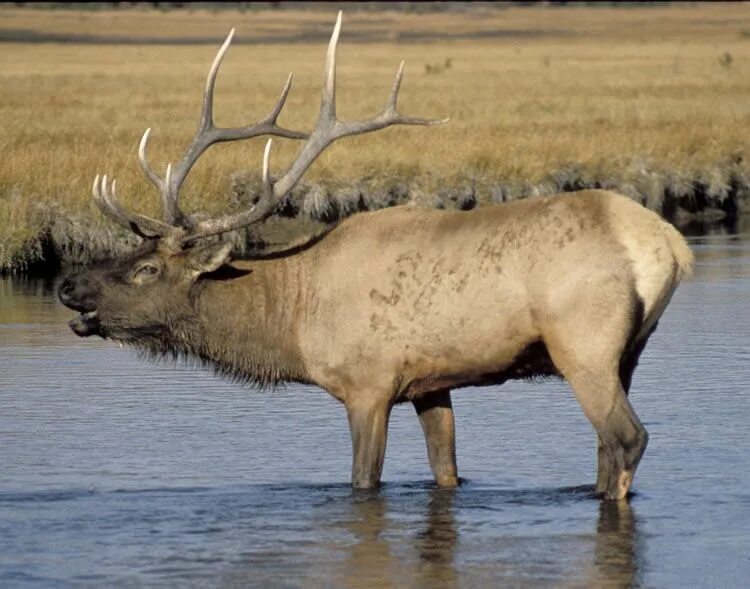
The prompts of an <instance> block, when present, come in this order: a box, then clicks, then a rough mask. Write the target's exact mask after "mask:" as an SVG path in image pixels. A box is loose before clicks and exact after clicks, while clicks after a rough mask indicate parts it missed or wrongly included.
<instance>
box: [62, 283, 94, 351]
mask: <svg viewBox="0 0 750 589" xmlns="http://www.w3.org/2000/svg"><path fill="white" fill-rule="evenodd" d="M95 294H96V289H95V288H93V287H92V285H91V284H90V282H89V281H88V280H87V279H86V278H85V276H82V275H81V274H73V275H72V276H68V277H66V278H65V280H63V281H62V283H61V284H60V286H59V287H58V289H57V297H58V298H59V299H60V302H61V303H62V304H63V305H65V306H66V307H68V308H69V309H73V310H74V311H78V312H79V313H80V314H79V315H78V317H76V318H74V319H71V320H70V321H69V322H68V325H69V326H70V329H72V330H73V333H75V334H76V335H78V336H80V337H88V336H90V335H98V334H99V333H100V323H99V318H98V316H97V312H96V304H95V302H94V295H95Z"/></svg>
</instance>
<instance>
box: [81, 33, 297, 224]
mask: <svg viewBox="0 0 750 589" xmlns="http://www.w3.org/2000/svg"><path fill="white" fill-rule="evenodd" d="M234 31H235V30H234V29H232V30H231V31H229V34H228V35H227V38H226V40H225V41H224V43H223V44H222V46H221V48H220V49H219V51H218V53H217V54H216V57H215V58H214V61H213V63H212V64H211V69H210V70H209V72H208V77H207V78H206V87H205V90H204V92H203V106H202V108H201V117H200V122H199V123H198V129H197V130H196V132H195V136H194V137H193V140H192V142H191V143H190V145H189V146H188V148H187V150H186V151H185V154H184V155H183V156H182V159H181V160H180V162H179V164H177V166H175V167H174V168H172V165H171V164H168V165H167V171H166V174H165V176H164V178H161V177H160V176H159V175H158V174H157V173H156V172H155V171H154V170H153V169H152V168H151V166H150V165H149V163H148V161H147V159H146V146H147V145H148V139H149V136H150V134H151V129H150V128H149V129H146V131H145V132H144V133H143V137H141V142H140V144H139V146H138V161H139V162H140V164H141V169H142V170H143V172H144V173H145V174H146V176H147V177H148V179H149V180H151V182H152V183H153V184H154V186H156V188H157V189H158V190H159V192H160V193H161V199H162V208H163V214H164V221H163V222H162V221H157V220H156V219H152V218H150V217H147V216H145V215H140V214H136V213H130V212H128V211H126V210H125V209H124V208H123V207H122V206H121V205H120V204H119V203H118V202H117V197H116V194H115V190H114V186H115V182H114V181H113V182H112V189H111V190H110V189H109V187H108V186H107V181H106V178H107V176H106V175H104V177H103V178H102V183H101V186H99V183H98V179H99V176H97V177H96V180H95V181H94V190H93V193H94V201H95V202H96V204H97V205H98V206H99V208H100V209H101V210H102V212H103V213H104V214H105V215H107V216H108V217H109V218H110V219H112V220H113V221H115V222H117V223H119V224H120V225H123V226H124V227H127V228H129V229H131V230H133V231H134V232H135V233H137V234H138V235H140V236H141V237H147V238H153V237H166V236H167V235H172V234H184V233H185V230H189V227H190V219H189V217H188V216H187V215H185V214H184V213H183V212H182V211H181V210H180V207H179V191H180V187H181V186H182V184H183V182H184V181H185V178H186V176H187V175H188V173H189V172H190V169H191V168H192V167H193V165H194V164H195V162H196V161H197V160H198V158H199V157H200V156H201V155H202V154H203V152H204V151H206V149H208V148H209V147H210V146H211V145H213V144H214V143H220V142H222V141H236V140H239V139H249V138H251V137H258V136H259V135H275V136H277V137H286V138H288V139H306V138H307V137H308V134H307V133H302V132H300V131H293V130H291V129H285V128H283V127H280V126H279V125H278V124H277V122H276V121H277V119H278V117H279V114H280V113H281V109H282V108H284V103H285V102H286V98H287V96H288V95H289V90H290V89H291V87H292V74H289V77H288V78H287V80H286V84H284V88H283V90H282V91H281V95H280V96H279V99H278V100H277V101H276V104H275V105H274V107H273V108H272V109H271V112H270V113H269V114H268V115H267V116H266V117H265V118H264V119H262V120H260V121H259V122H257V123H255V124H254V125H247V126H245V127H235V128H221V127H217V126H216V125H214V122H213V98H214V86H215V85H216V74H217V73H218V71H219V66H221V62H222V60H223V59H224V55H225V54H226V52H227V50H228V49H229V44H230V43H231V42H232V38H233V37H234ZM144 230H145V231H144Z"/></svg>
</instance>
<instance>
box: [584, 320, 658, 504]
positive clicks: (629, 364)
mask: <svg viewBox="0 0 750 589" xmlns="http://www.w3.org/2000/svg"><path fill="white" fill-rule="evenodd" d="M656 326H657V324H654V326H653V327H652V328H651V329H650V331H649V332H648V334H647V335H646V337H644V338H643V339H642V340H641V341H639V342H637V343H636V344H635V345H634V346H633V348H632V349H631V350H629V351H625V352H624V353H623V354H622V358H621V359H620V370H619V373H620V383H621V384H622V388H623V390H624V391H625V394H626V395H629V394H630V386H631V384H632V382H633V373H634V372H635V369H636V367H637V366H638V360H639V359H640V357H641V354H642V353H643V349H644V348H645V347H646V343H647V342H648V338H649V337H651V334H652V333H653V332H654V331H656ZM596 454H597V476H596V488H595V492H596V493H600V494H603V493H605V492H606V490H607V487H608V485H609V476H610V472H611V471H612V468H613V464H612V460H610V457H609V454H608V453H607V451H606V448H605V445H604V443H603V442H602V439H601V436H598V435H597V448H596Z"/></svg>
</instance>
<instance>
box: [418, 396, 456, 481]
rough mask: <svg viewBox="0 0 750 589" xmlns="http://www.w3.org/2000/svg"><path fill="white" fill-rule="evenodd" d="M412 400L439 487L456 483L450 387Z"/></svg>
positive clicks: (454, 437) (431, 467)
mask: <svg viewBox="0 0 750 589" xmlns="http://www.w3.org/2000/svg"><path fill="white" fill-rule="evenodd" d="M413 403H414V409H416V410H417V415H418V416H419V421H420V423H421V424H422V430H423V431H424V437H425V441H426V442H427V456H428V458H429V460H430V469H431V470H432V475H433V476H434V477H435V481H436V482H437V484H438V485H439V486H441V487H455V486H457V485H458V469H457V467H456V426H455V421H454V418H453V404H452V403H451V393H450V390H448V389H446V390H443V391H436V392H434V393H427V394H425V395H423V396H422V397H420V398H418V399H416V400H414V401H413Z"/></svg>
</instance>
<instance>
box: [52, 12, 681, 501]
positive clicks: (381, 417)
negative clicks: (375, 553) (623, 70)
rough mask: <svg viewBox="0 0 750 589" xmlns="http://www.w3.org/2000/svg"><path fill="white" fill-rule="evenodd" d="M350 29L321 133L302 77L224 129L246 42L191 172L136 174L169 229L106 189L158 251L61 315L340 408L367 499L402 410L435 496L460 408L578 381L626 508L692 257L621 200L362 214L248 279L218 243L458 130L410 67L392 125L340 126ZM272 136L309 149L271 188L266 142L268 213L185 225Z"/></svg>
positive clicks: (594, 194)
mask: <svg viewBox="0 0 750 589" xmlns="http://www.w3.org/2000/svg"><path fill="white" fill-rule="evenodd" d="M340 28H341V14H340V13H339V17H338V19H337V22H336V25H335V27H334V30H333V35H332V37H331V40H330V44H329V46H328V53H327V57H326V65H325V71H324V78H323V90H322V99H321V107H320V113H319V116H318V119H317V122H316V124H315V127H314V129H313V130H312V132H311V133H309V134H306V133H302V132H299V131H294V130H290V129H286V128H283V127H281V126H279V125H278V124H277V118H278V116H279V113H280V112H281V109H282V107H283V106H284V101H285V99H286V97H287V94H288V92H289V89H290V84H291V76H290V78H289V79H288V80H287V83H286V86H285V87H284V89H283V91H282V93H281V97H280V98H279V100H278V102H277V103H276V105H275V106H274V107H273V109H272V111H271V113H270V114H269V115H268V116H267V117H266V118H264V119H263V120H261V121H260V122H258V123H256V124H254V125H250V126H247V127H242V128H231V129H224V128H217V127H216V126H215V125H214V123H213V118H212V109H213V90H214V81H215V78H216V74H217V71H218V68H219V65H220V63H221V61H222V58H223V57H224V54H225V53H226V50H227V48H228V47H229V43H230V42H231V40H232V33H233V31H232V32H231V33H230V34H229V36H228V37H227V39H226V41H225V42H224V44H223V45H222V47H221V49H220V50H219V52H218V54H217V56H216V58H215V60H214V62H213V65H212V67H211V69H210V71H209V74H208V79H207V82H206V87H205V93H204V99H203V107H202V115H201V118H200V124H199V126H198V130H197V132H196V135H195V137H194V139H193V141H192V143H191V144H190V146H189V147H188V149H187V151H186V152H185V155H184V157H183V158H182V160H181V161H180V162H179V164H178V165H176V166H175V167H174V168H173V167H172V166H171V165H170V166H167V169H166V173H165V175H164V176H163V177H161V176H159V175H158V174H157V173H156V172H155V171H154V170H153V169H152V168H151V167H150V166H149V164H148V162H147V159H146V145H147V142H148V137H149V131H148V130H147V131H146V133H145V134H144V135H143V139H142V140H141V143H140V147H139V150H138V155H139V161H140V164H141V166H142V168H143V171H144V173H145V174H146V176H147V177H148V178H149V180H151V182H152V183H153V184H154V185H155V186H156V188H157V189H158V190H159V192H160V194H161V200H162V206H163V219H161V220H158V219H154V218H150V217H147V216H145V215H142V214H139V213H135V212H131V211H129V210H128V209H126V208H125V207H124V206H123V205H122V204H121V203H120V201H119V200H118V198H117V193H116V185H115V182H114V181H111V183H110V181H109V179H108V176H106V175H105V176H103V177H101V178H100V177H99V176H97V177H96V179H95V180H94V185H93V198H94V201H95V203H96V204H97V205H98V207H99V208H100V209H101V211H102V212H103V213H104V214H105V215H107V216H108V217H109V218H111V219H112V220H113V221H115V222H116V223H119V224H120V225H122V226H124V227H126V228H128V229H129V230H132V231H133V232H135V233H136V234H138V235H139V236H140V237H141V238H143V240H142V243H141V244H140V246H138V248H137V249H136V250H135V251H134V252H133V253H132V255H129V256H126V257H123V258H119V259H113V260H110V261H108V262H106V263H101V264H98V265H93V266H91V267H88V268H85V269H83V270H81V271H79V272H77V273H75V274H72V275H70V276H68V277H67V278H66V279H65V280H64V281H63V282H62V283H61V285H60V288H59V291H58V294H59V298H60V300H61V301H62V302H63V303H64V304H65V305H67V306H68V307H69V308H71V309H74V310H76V311H78V312H79V313H80V314H79V315H78V316H77V317H76V318H74V319H73V320H72V321H70V327H71V328H72V330H73V331H74V332H75V333H76V334H77V335H79V336H92V335H99V336H101V337H103V338H109V339H111V340H114V341H117V342H120V343H125V344H131V345H133V346H136V347H138V348H140V349H142V350H145V351H147V352H150V353H152V354H154V355H156V356H160V357H163V356H174V357H185V356H186V357H191V358H194V359H197V360H199V361H201V362H204V363H205V364H207V365H210V366H212V367H214V368H215V370H216V371H218V372H219V373H221V374H225V375H230V376H232V377H235V378H239V379H244V380H245V381H248V382H252V383H260V384H273V383H277V382H281V381H287V382H289V381H293V382H299V383H309V384H314V385H317V386H319V387H321V388H323V389H325V390H326V391H328V392H329V393H330V394H331V395H333V396H334V397H335V398H336V399H338V400H339V401H341V402H342V403H343V404H344V405H345V407H346V411H347V415H348V420H349V426H350V430H351V437H352V445H353V458H352V473H351V477H352V484H353V486H354V487H355V488H372V487H377V486H378V485H379V482H380V476H381V471H382V466H383V457H384V453H385V446H386V437H387V429H388V419H389V415H390V412H391V409H392V407H393V406H394V405H395V404H397V403H404V402H411V403H412V404H413V406H414V408H415V409H416V412H417V415H418V418H419V421H420V422H421V425H422V428H423V430H424V435H425V439H426V444H427V454H428V459H429V463H430V467H431V470H432V473H433V475H434V478H435V480H436V482H437V484H438V485H441V486H454V485H457V484H458V482H459V479H458V471H457V467H456V456H455V425H454V416H453V409H452V405H451V390H452V389H454V388H456V387H462V386H467V385H492V384H500V383H503V382H505V381H506V380H508V379H521V378H530V377H537V376H558V377H562V378H564V379H566V380H567V381H568V382H569V383H570V385H571V387H572V389H573V391H574V392H575V395H576V397H577V399H578V401H579V403H580V405H581V407H582V408H583V411H584V413H585V415H586V416H587V417H588V419H589V420H590V422H591V424H592V426H593V428H594V429H595V431H596V434H597V438H598V453H597V459H598V471H597V480H596V487H595V491H596V492H597V493H598V494H599V495H601V496H603V497H605V498H607V499H614V500H619V499H623V498H624V497H626V495H627V493H628V490H629V489H630V486H631V483H632V480H633V476H634V474H635V471H636V468H637V466H638V463H639V461H640V459H641V456H642V454H643V452H644V450H645V448H646V444H647V440H648V434H647V432H646V429H645V428H644V427H643V425H642V424H641V422H640V420H639V419H638V416H637V415H636V413H635V411H634V409H633V407H632V405H631V404H630V401H629V398H628V391H629V388H630V383H631V377H632V374H633V370H634V369H635V367H636V364H637V362H638V358H639V356H640V354H641V352H642V351H643V348H644V346H645V344H646V342H647V340H648V338H649V336H650V335H651V333H652V332H653V330H654V329H655V328H656V324H657V321H658V320H659V318H660V316H661V314H662V313H663V311H664V309H665V307H666V305H667V304H668V302H669V300H670V298H671V296H672V293H673V292H674V290H675V288H676V287H677V285H678V283H679V282H680V280H681V279H682V278H683V277H685V276H686V275H688V274H689V273H690V271H691V266H692V254H691V252H690V249H689V248H688V246H687V244H686V242H685V240H684V239H683V238H682V236H681V235H680V234H679V233H678V232H677V231H676V230H675V229H674V228H673V227H672V226H671V225H669V224H668V223H666V222H665V221H663V220H662V219H661V218H660V217H659V216H658V215H657V214H655V213H653V212H652V211H649V210H647V209H646V208H644V207H642V206H641V205H640V204H637V203H636V202H634V201H633V200H631V199H629V198H626V197H624V196H620V195H618V194H615V193H612V192H608V191H603V190H585V191H580V192H574V193H564V194H559V195H554V196H547V197H534V198H528V199H525V200H520V201H514V202H509V203H503V204H497V205H488V206H483V207H479V208H477V209H474V210H471V211H444V210H436V209H427V208H420V207H413V206H398V207H393V208H388V209H383V210H379V211H376V212H366V213H361V214H358V215H355V216H352V217H349V218H348V219H346V220H344V221H342V222H341V223H339V224H338V225H337V226H335V227H334V228H333V229H331V230H330V231H329V232H328V233H326V234H325V235H324V236H323V237H322V238H320V239H316V240H312V241H311V242H310V243H307V244H304V245H303V246H300V247H294V248H290V249H289V250H288V251H286V252H282V253H281V254H277V255H274V256H272V257H265V258H264V257H257V258H255V259H253V258H250V259H247V258H246V259H232V257H231V249H232V248H231V245H230V244H228V243H225V242H222V241H221V238H220V236H221V235H222V234H225V233H227V232H229V231H232V230H237V229H240V228H247V227H249V226H251V225H254V224H256V223H260V222H262V221H263V220H264V219H266V218H267V217H269V216H270V215H271V214H272V213H273V212H274V208H275V207H276V206H277V205H278V203H279V202H280V200H281V199H283V198H284V196H285V195H286V194H288V193H289V191H290V189H291V188H292V187H293V186H294V185H295V183H296V182H297V181H298V180H299V179H300V177H301V176H302V175H303V174H304V172H305V171H306V170H307V169H308V168H309V167H310V165H311V164H312V163H313V161H314V160H315V159H316V157H318V156H319V155H320V153H321V152H323V150H324V149H326V147H327V146H328V145H330V144H331V143H332V142H333V141H335V140H337V139H339V138H341V137H345V136H349V135H355V134H360V133H368V132H371V131H375V130H378V129H383V128H385V127H388V126H391V125H433V124H436V123H439V122H442V121H438V120H433V119H425V118H418V117H411V116H405V115H402V114H400V113H399V112H398V111H397V108H396V101H397V98H398V92H399V86H400V83H401V77H402V73H403V63H402V64H401V67H400V68H399V70H398V73H397V74H396V77H395V80H394V82H393V87H392V90H391V93H390V97H389V99H388V102H387V104H386V106H385V108H384V110H383V111H382V112H381V113H380V114H378V115H377V116H375V117H373V118H371V119H368V120H362V121H356V122H342V121H340V120H338V119H337V118H336V99H335V92H336V79H335V76H336V47H337V43H338V37H339V31H340ZM259 135H271V136H277V137H286V138H293V139H301V140H303V141H304V143H303V144H302V147H301V148H300V150H299V152H298V155H297V157H296V159H295V160H294V161H293V163H292V164H291V165H290V166H289V167H288V169H287V170H286V171H285V172H284V173H283V174H281V175H280V176H278V177H276V178H275V179H274V177H273V176H272V175H271V172H270V171H269V168H270V165H269V158H270V150H271V140H270V139H269V140H268V143H267V145H266V148H265V152H264V156H263V166H262V170H263V193H262V195H260V199H259V200H258V202H257V203H256V204H255V205H253V206H251V207H249V208H248V209H247V210H244V211H242V212H239V213H235V214H227V215H225V216H219V217H216V218H205V217H198V216H196V215H188V214H185V213H183V212H182V210H180V207H179V199H178V194H179V190H180V187H181V185H182V184H183V182H184V180H185V178H186V176H187V174H188V172H189V171H190V168H191V167H192V166H193V164H194V163H195V161H196V160H197V159H198V158H199V157H200V155H201V154H202V153H203V152H204V151H205V150H206V149H207V148H208V147H209V146H211V145H212V144H214V143H217V142H220V141H232V140H238V139H247V138H251V137H257V136H259ZM212 236H214V237H213V239H206V238H209V237H212ZM216 236H219V237H216Z"/></svg>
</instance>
